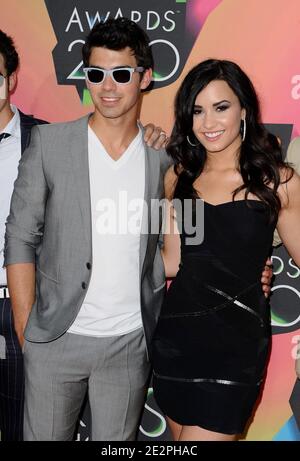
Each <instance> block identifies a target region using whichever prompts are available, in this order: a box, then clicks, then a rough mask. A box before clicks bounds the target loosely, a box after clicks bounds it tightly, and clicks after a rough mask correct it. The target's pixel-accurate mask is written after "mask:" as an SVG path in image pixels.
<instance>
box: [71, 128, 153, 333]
mask: <svg viewBox="0 0 300 461" xmlns="http://www.w3.org/2000/svg"><path fill="white" fill-rule="evenodd" d="M88 151H89V175H90V191H91V215H92V253H93V261H92V274H91V281H90V284H89V287H88V290H87V293H86V296H85V299H84V302H83V304H82V306H81V309H80V311H79V313H78V315H77V317H76V319H75V321H74V323H73V324H72V326H71V327H70V328H69V330H68V331H69V332H70V333H77V334H82V335H89V336H98V337H99V336H115V335H122V334H126V333H129V332H131V331H134V330H136V329H138V328H141V326H142V318H141V305H140V267H139V252H140V236H141V223H142V216H143V201H144V191H145V148H144V144H143V138H142V132H141V130H140V129H139V133H138V135H137V136H136V137H135V138H134V139H133V141H132V142H131V144H130V145H129V146H128V148H127V149H126V151H125V152H124V153H123V154H122V156H121V157H120V158H119V159H118V160H117V161H115V160H113V159H112V158H111V156H110V155H109V154H108V153H107V152H106V150H105V148H104V147H103V145H102V143H101V142H100V140H99V139H98V137H97V136H96V135H95V133H94V132H93V130H92V129H91V128H90V127H89V129H88Z"/></svg>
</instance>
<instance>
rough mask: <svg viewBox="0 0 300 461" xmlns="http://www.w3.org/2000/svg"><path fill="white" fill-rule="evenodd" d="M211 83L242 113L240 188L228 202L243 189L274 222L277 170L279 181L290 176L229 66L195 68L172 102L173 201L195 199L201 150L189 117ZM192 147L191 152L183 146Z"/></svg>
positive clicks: (249, 93)
mask: <svg viewBox="0 0 300 461" xmlns="http://www.w3.org/2000/svg"><path fill="white" fill-rule="evenodd" d="M213 80H223V81H225V82H226V83H227V84H228V85H229V87H230V88H231V89H232V91H233V92H234V93H235V95H236V96H237V97H238V99H239V102H240V105H241V107H242V108H244V109H245V110H246V126H247V132H246V138H245V140H244V142H243V143H242V145H241V149H240V156H239V170H240V174H241V176H242V179H243V184H242V185H241V186H240V187H238V188H237V189H235V191H234V192H233V200H234V198H235V196H236V194H237V193H238V192H240V191H241V190H243V189H245V198H246V199H247V198H248V195H249V193H251V194H254V195H255V196H257V197H258V198H259V199H260V200H261V201H262V202H265V203H266V204H267V205H268V206H269V209H270V218H271V220H275V219H276V218H277V216H278V213H279V211H280V208H281V202H280V199H279V197H278V194H277V191H278V187H279V185H280V184H281V183H282V180H281V178H280V169H281V168H286V169H287V176H286V179H285V182H286V181H289V180H290V178H291V177H292V176H293V169H292V168H290V167H288V166H287V165H286V164H285V163H284V161H283V157H282V151H281V147H280V144H279V141H278V139H277V138H276V136H274V135H273V134H271V133H269V132H268V131H267V130H266V129H265V128H264V126H263V125H262V124H261V121H260V109H259V102H258V98H257V95H256V92H255V89H254V87H253V85H252V83H251V81H250V79H249V78H248V76H247V75H246V74H245V73H244V72H243V71H242V69H241V68H240V67H239V66H238V65H237V64H235V63H234V62H231V61H225V60H217V59H208V60H206V61H204V62H201V63H200V64H198V65H197V66H195V67H194V68H193V69H192V70H191V71H190V72H189V73H188V74H187V76H186V77H185V79H184V80H183V82H182V84H181V86H180V88H179V90H178V93H177V96H176V99H175V124H174V128H173V131H172V135H171V138H170V142H169V144H168V147H167V151H168V153H169V154H170V155H171V157H172V158H173V160H174V163H175V172H176V174H177V175H178V181H177V184H176V188H175V191H174V198H179V199H185V198H193V199H196V198H197V197H198V193H197V192H196V190H195V189H194V186H193V184H194V182H195V180H196V179H197V178H198V177H199V175H200V174H201V173H202V171H203V168H204V165H205V162H206V157H207V155H206V150H205V148H204V147H203V146H202V145H201V144H199V141H198V140H197V139H196V138H195V136H194V135H193V112H194V104H195V99H196V97H197V95H198V93H199V92H200V91H202V90H203V89H204V88H205V87H206V86H207V85H208V84H209V83H210V82H212V81H213ZM187 136H189V138H190V140H191V142H192V143H193V144H194V143H195V144H197V143H198V145H197V146H195V147H193V146H191V145H190V144H189V143H188V141H187Z"/></svg>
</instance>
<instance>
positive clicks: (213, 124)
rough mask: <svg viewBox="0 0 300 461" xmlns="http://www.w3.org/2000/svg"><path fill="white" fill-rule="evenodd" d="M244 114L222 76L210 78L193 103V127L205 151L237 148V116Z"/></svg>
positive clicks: (239, 121) (239, 117) (238, 131)
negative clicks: (216, 78) (221, 78)
mask: <svg viewBox="0 0 300 461" xmlns="http://www.w3.org/2000/svg"><path fill="white" fill-rule="evenodd" d="M245 116H246V111H245V109H242V107H241V105H240V102H239V99H238V97H237V96H236V95H235V93H234V92H233V91H232V89H231V88H230V86H229V85H228V84H227V83H226V82H225V81H223V80H213V81H212V82H210V83H209V84H208V85H207V86H206V87H205V88H204V89H203V90H202V91H200V93H198V95H197V97H196V99H195V104H194V115H193V131H194V134H195V136H196V137H197V139H198V140H199V141H200V143H201V144H202V145H203V146H204V148H205V149H206V151H207V152H208V153H214V152H222V151H224V150H227V149H228V148H234V149H236V148H238V147H239V146H240V144H241V142H242V140H241V135H240V127H241V120H242V119H244V118H245Z"/></svg>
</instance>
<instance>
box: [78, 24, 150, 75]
mask: <svg viewBox="0 0 300 461" xmlns="http://www.w3.org/2000/svg"><path fill="white" fill-rule="evenodd" d="M93 47H103V48H108V49H110V50H117V51H118V50H123V49H124V48H126V47H129V48H131V50H132V51H133V54H134V56H135V58H136V61H137V65H138V66H142V67H144V68H145V69H149V68H151V67H153V56H152V51H151V47H150V46H149V37H148V35H147V34H146V33H145V32H144V30H143V29H141V27H139V26H138V25H137V24H136V23H135V22H134V21H131V20H130V19H127V18H117V19H108V20H107V21H105V22H100V23H98V24H96V25H95V26H94V27H93V29H92V30H91V32H90V33H89V35H88V36H87V38H86V42H85V44H84V45H83V47H82V56H83V63H84V65H85V66H88V65H89V59H90V55H91V52H92V48H93Z"/></svg>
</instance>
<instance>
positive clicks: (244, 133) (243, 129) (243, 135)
mask: <svg viewBox="0 0 300 461" xmlns="http://www.w3.org/2000/svg"><path fill="white" fill-rule="evenodd" d="M241 122H243V127H242V142H244V141H245V138H246V131H247V126H246V118H242V120H241Z"/></svg>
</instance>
